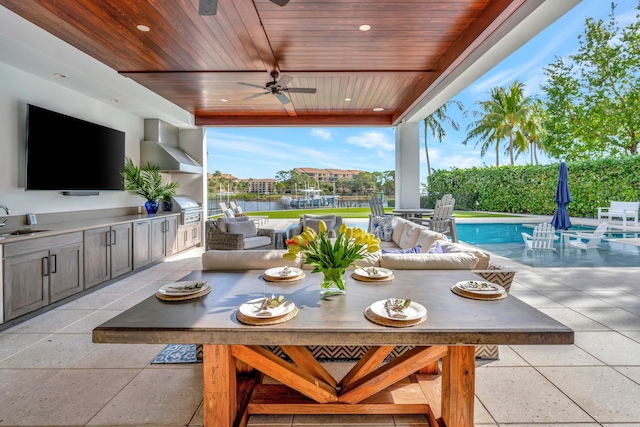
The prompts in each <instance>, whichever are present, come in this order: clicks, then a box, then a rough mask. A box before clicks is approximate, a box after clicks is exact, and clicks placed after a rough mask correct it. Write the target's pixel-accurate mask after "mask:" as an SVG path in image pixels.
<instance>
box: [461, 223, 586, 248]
mask: <svg viewBox="0 0 640 427" xmlns="http://www.w3.org/2000/svg"><path fill="white" fill-rule="evenodd" d="M536 225H537V224H509V223H500V222H497V223H484V224H460V223H458V224H456V230H457V231H458V239H459V240H462V241H463V242H467V243H471V244H474V245H481V244H487V243H522V242H523V240H522V233H527V234H529V235H531V234H532V232H533V228H534V227H535V226H536ZM595 229H596V227H593V226H589V225H577V226H573V227H571V228H570V229H569V230H570V231H587V232H592V231H593V230H595ZM557 234H558V236H560V232H559V231H558V233H557Z"/></svg>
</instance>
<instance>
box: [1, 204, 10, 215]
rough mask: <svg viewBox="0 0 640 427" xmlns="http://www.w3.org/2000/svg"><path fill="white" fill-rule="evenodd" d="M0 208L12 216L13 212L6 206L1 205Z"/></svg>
mask: <svg viewBox="0 0 640 427" xmlns="http://www.w3.org/2000/svg"><path fill="white" fill-rule="evenodd" d="M0 208H2V209H4V211H5V212H6V213H7V215H9V214H11V211H10V210H9V208H8V207H6V206H5V205H0Z"/></svg>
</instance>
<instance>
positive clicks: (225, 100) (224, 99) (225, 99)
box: [220, 98, 229, 102]
mask: <svg viewBox="0 0 640 427" xmlns="http://www.w3.org/2000/svg"><path fill="white" fill-rule="evenodd" d="M220 101H222V102H229V100H228V99H227V98H221V99H220Z"/></svg>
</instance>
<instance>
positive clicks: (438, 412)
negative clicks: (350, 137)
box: [93, 270, 573, 427]
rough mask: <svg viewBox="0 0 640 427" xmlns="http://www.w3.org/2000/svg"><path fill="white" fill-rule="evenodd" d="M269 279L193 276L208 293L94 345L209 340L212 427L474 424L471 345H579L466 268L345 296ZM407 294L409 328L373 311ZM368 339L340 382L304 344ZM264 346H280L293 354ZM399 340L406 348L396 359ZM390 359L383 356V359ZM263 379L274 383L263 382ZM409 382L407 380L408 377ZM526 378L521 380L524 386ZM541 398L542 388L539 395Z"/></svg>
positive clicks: (145, 316)
mask: <svg viewBox="0 0 640 427" xmlns="http://www.w3.org/2000/svg"><path fill="white" fill-rule="evenodd" d="M305 273H306V274H304V275H303V276H305V277H301V278H300V280H292V281H276V282H273V281H266V280H265V278H264V272H263V271H257V270H249V271H232V272H231V271H230V272H220V271H216V272H213V271H194V272H192V273H191V274H189V275H188V276H186V277H185V278H184V279H183V280H196V281H206V282H207V283H208V285H209V286H210V287H211V292H210V293H209V294H208V295H205V296H202V297H200V298H195V299H191V300H185V301H163V300H161V299H159V298H157V297H156V296H151V297H149V298H147V299H146V300H144V301H142V302H140V303H139V304H137V305H136V306H134V307H132V308H130V309H128V310H126V311H124V312H123V313H121V314H119V315H117V316H116V317H114V318H113V319H111V320H109V321H107V322H105V323H104V324H102V325H100V326H98V327H97V328H95V329H94V330H93V340H94V342H96V343H134V344H141V343H148V344H158V343H166V344H194V343H197V344H202V345H203V354H204V357H203V376H204V386H203V388H204V390H203V397H204V423H205V426H211V427H213V426H215V427H225V426H236V425H239V426H243V425H246V422H247V420H248V417H249V415H251V414H310V413H312V414H372V413H379V414H408V413H421V414H425V415H426V416H427V418H428V420H429V422H430V423H431V425H444V426H450V427H453V426H455V427H471V426H473V425H474V420H473V414H474V410H473V404H474V384H475V345H479V344H518V345H557V344H571V343H573V331H572V330H571V329H570V328H568V327H566V326H565V325H563V324H561V323H559V322H557V321H556V320H554V319H552V318H550V317H549V316H547V315H546V314H544V313H542V312H540V311H539V310H537V309H535V308H534V307H531V306H529V305H527V304H525V303H524V302H522V301H520V300H519V299H517V298H515V297H513V296H511V295H508V296H507V297H506V298H503V299H499V300H476V299H470V298H464V297H461V296H460V295H458V294H456V293H454V292H452V289H451V288H452V286H454V285H456V283H459V282H464V281H469V280H477V279H478V278H477V276H475V275H474V274H473V273H472V272H471V271H464V270H432V271H423V270H412V271H409V270H403V271H394V272H393V275H392V276H390V277H389V278H388V279H387V280H384V281H360V280H356V279H355V278H354V277H355V276H353V275H352V273H351V272H347V293H346V295H339V296H331V297H325V298H322V297H321V295H320V285H319V283H320V279H321V277H320V276H321V275H319V274H311V273H310V272H309V271H308V270H307V271H306V272H305ZM272 294H273V295H276V296H279V295H283V296H284V298H285V299H286V300H287V301H290V302H291V303H293V304H295V310H296V312H295V315H294V316H289V318H287V319H286V321H282V322H280V323H276V324H268V325H267V324H245V323H242V322H241V321H239V320H238V319H239V318H241V317H240V316H239V314H237V311H238V308H239V307H240V306H241V305H243V304H244V303H246V302H247V301H251V300H254V299H257V298H261V297H263V296H265V295H266V296H271V295H272ZM390 297H393V298H398V299H410V300H411V301H412V302H415V303H419V304H420V305H421V306H422V307H424V308H425V309H426V320H424V319H422V320H424V321H422V323H417V324H414V325H412V326H407V327H396V326H404V324H403V325H395V324H393V323H387V324H380V323H374V322H373V321H371V320H370V317H368V316H366V315H365V312H367V313H368V311H367V310H370V309H371V307H372V306H373V305H374V304H377V303H379V302H380V301H381V300H386V299H387V298H390ZM311 345H315V346H317V345H326V346H347V345H349V346H366V347H369V349H368V350H367V352H366V353H365V354H364V356H362V358H361V359H360V360H359V361H357V363H355V365H354V367H353V368H352V369H351V371H350V372H349V373H348V374H347V375H346V376H345V377H344V378H333V377H332V376H331V374H330V373H329V372H327V370H326V369H325V368H324V367H323V365H322V364H321V363H319V362H318V361H317V360H316V359H315V358H314V357H313V355H312V354H311V353H310V352H309V350H308V348H307V347H306V346H311ZM265 346H280V348H281V349H282V350H283V352H284V353H285V354H286V355H287V356H288V357H289V360H285V359H283V358H281V357H278V356H276V355H275V354H274V353H273V352H272V351H270V350H268V349H267V348H265ZM396 346H409V347H408V348H409V350H408V351H406V352H405V353H403V354H401V355H399V356H397V357H394V358H392V359H390V360H389V359H388V356H389V354H391V352H392V350H394V348H396ZM385 360H386V363H384V362H385ZM264 375H267V376H269V377H272V378H273V379H275V380H276V381H277V382H276V383H275V384H274V382H273V381H270V382H268V383H262V378H263V376H264ZM407 378H408V380H407ZM525 386H526V385H524V384H523V387H525ZM531 392H532V393H535V390H532V391H531Z"/></svg>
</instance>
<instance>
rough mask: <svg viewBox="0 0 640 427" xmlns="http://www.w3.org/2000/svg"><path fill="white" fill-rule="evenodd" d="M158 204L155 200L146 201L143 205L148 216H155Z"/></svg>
mask: <svg viewBox="0 0 640 427" xmlns="http://www.w3.org/2000/svg"><path fill="white" fill-rule="evenodd" d="M159 205H160V204H159V203H158V201H157V200H147V201H146V203H145V204H144V207H145V209H146V210H147V213H148V214H149V215H155V214H156V212H158V206H159Z"/></svg>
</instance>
